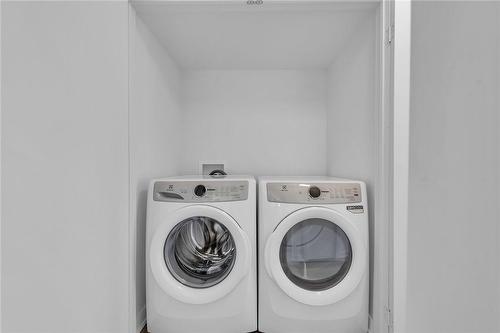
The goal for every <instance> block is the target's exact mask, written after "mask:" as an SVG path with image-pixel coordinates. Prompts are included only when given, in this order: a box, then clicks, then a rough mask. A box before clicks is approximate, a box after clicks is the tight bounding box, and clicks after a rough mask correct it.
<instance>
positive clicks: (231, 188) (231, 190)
mask: <svg viewBox="0 0 500 333" xmlns="http://www.w3.org/2000/svg"><path fill="white" fill-rule="evenodd" d="M247 198H248V182H247V181H233V180H225V181H210V180H200V181H182V182H180V181H171V182H170V181H158V182H156V183H155V184H154V188H153V200H154V201H166V202H223V201H241V200H246V199H247Z"/></svg>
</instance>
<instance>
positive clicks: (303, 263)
mask: <svg viewBox="0 0 500 333" xmlns="http://www.w3.org/2000/svg"><path fill="white" fill-rule="evenodd" d="M280 263H281V267H282V269H283V271H284V272H285V275H286V276H287V277H288V278H289V279H290V280H291V281H292V282H293V283H295V284H296V285H297V286H299V287H301V288H303V289H306V290H310V291H321V290H326V289H330V288H332V287H334V286H336V285H337V284H339V283H340V282H341V281H342V280H343V279H344V278H345V277H346V275H347V273H348V272H349V268H350V267H351V263H352V248H351V243H350V242H349V238H348V237H347V235H346V234H345V232H344V231H343V230H342V229H341V228H340V227H339V226H338V225H336V224H335V223H333V222H331V221H327V220H324V219H319V218H312V219H307V220H304V221H302V222H299V223H297V224H296V225H294V226H293V227H292V228H290V230H288V232H287V233H286V235H285V237H283V240H282V242H281V245H280Z"/></svg>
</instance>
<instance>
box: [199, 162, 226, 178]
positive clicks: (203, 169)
mask: <svg viewBox="0 0 500 333" xmlns="http://www.w3.org/2000/svg"><path fill="white" fill-rule="evenodd" d="M214 170H222V171H225V163H224V162H201V163H200V174H202V175H204V176H208V175H209V174H210V173H211V172H212V171H214Z"/></svg>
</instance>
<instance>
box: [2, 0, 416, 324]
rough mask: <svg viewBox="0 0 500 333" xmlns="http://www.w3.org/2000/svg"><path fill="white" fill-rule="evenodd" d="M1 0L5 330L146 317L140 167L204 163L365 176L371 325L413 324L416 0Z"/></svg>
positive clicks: (258, 172) (260, 171)
mask: <svg viewBox="0 0 500 333" xmlns="http://www.w3.org/2000/svg"><path fill="white" fill-rule="evenodd" d="M0 7H1V13H0V15H1V19H2V20H1V29H2V31H1V37H2V41H1V44H2V54H1V56H2V59H1V72H2V73H1V95H2V96H1V97H2V101H1V108H2V110H1V112H2V114H1V119H0V120H1V124H0V129H1V133H0V134H1V135H0V137H1V147H0V148H1V152H0V153H1V190H2V193H1V194H2V198H1V203H0V206H1V207H0V208H1V219H2V221H1V230H0V232H1V237H0V241H1V244H0V245H1V246H0V248H1V252H2V253H1V258H0V259H1V260H0V264H1V266H2V267H1V274H0V278H1V286H0V287H1V288H0V289H1V290H0V291H1V295H0V296H1V297H0V301H1V302H0V307H1V309H0V316H1V318H0V321H1V322H0V330H1V331H2V332H4V333H12V332H18V333H31V332H53V333H55V332H61V333H62V332H65V333H66V332H74V333H77V332H95V331H99V332H107V333H118V332H119V333H123V332H128V333H136V332H139V331H140V330H141V329H142V328H143V327H144V324H145V319H146V309H145V276H144V275H145V241H144V239H145V220H146V192H147V191H146V189H147V186H148V183H149V181H150V180H151V179H152V178H158V177H165V176H176V175H186V174H199V173H200V169H201V164H202V163H223V164H224V166H225V170H226V171H227V172H228V173H230V174H250V175H255V176H299V175H300V176H311V175H316V176H336V177H345V178H353V179H359V180H363V181H365V182H366V184H367V187H368V197H369V215H370V256H371V257H370V290H371V292H370V328H371V332H374V333H382V332H388V331H390V330H391V329H390V328H389V325H390V324H391V322H390V320H388V319H389V318H390V317H389V316H388V311H387V309H389V308H391V309H395V314H396V315H395V327H398V328H399V329H401V330H404V313H405V302H404V293H405V292H406V286H405V282H406V280H405V278H406V276H405V274H406V270H405V268H406V267H405V266H404V265H405V260H406V253H405V251H404V250H405V246H406V243H405V237H406V230H405V225H406V221H407V216H406V204H407V202H406V201H407V200H406V199H407V187H406V184H407V181H408V177H407V176H408V175H407V167H408V161H407V158H406V157H407V154H408V110H409V106H408V99H409V97H408V91H409V77H408V73H409V69H410V64H409V59H410V54H409V43H410V29H409V28H410V26H409V23H408V22H409V16H410V13H411V10H410V5H409V4H406V2H396V3H395V2H394V1H392V0H386V1H382V0H380V1H378V0H377V1H375V0H374V1H333V0H314V1H309V0H307V1H306V0H303V1H294V0H293V1H291V0H264V2H263V3H262V2H259V1H254V2H252V1H250V2H248V3H247V2H246V1H242V0H222V1H219V0H217V1H215V0H214V1H212V0H193V1H192V0H179V1H168V0H165V1H163V0H159V1H142V0H137V1H47V2H45V1H44V2H40V1H21V2H20V1H3V2H2V3H1V5H0ZM398 20H399V21H398ZM394 22H396V23H397V22H399V23H398V24H399V28H398V29H397V30H395V33H396V36H395V37H394V38H395V39H393V36H392V33H391V31H393V29H391V27H392V25H393V23H394ZM398 34H400V35H399V36H398ZM394 40H395V41H398V42H397V43H394ZM398 80H399V81H398ZM393 87H394V88H393ZM393 110H397V111H398V112H393ZM405 154H406V155H405ZM393 220H397V221H398V223H394V224H393V223H392V221H393ZM393 233H394V235H393ZM393 247H394V248H395V250H394V252H392V249H393ZM398 311H399V312H398ZM26 318H28V319H29V320H27V319H26ZM398 325H399V326H398ZM395 331H397V330H395Z"/></svg>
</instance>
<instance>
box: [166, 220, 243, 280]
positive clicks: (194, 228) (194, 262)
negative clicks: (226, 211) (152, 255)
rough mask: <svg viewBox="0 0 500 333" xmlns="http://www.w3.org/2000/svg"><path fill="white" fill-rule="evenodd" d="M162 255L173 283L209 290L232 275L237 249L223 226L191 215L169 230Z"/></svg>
mask: <svg viewBox="0 0 500 333" xmlns="http://www.w3.org/2000/svg"><path fill="white" fill-rule="evenodd" d="M163 255H164V259H165V263H166V265H167V267H168V270H169V271H170V273H171V274H172V275H173V276H174V277H175V279H176V280H178V281H179V282H181V283H182V284H184V285H186V286H188V287H192V288H209V287H212V286H214V285H216V284H218V283H220V282H221V281H223V280H224V279H225V278H226V277H227V276H228V275H229V273H230V272H231V270H232V268H233V266H234V263H235V261H236V246H235V242H234V239H233V236H232V235H231V233H230V232H229V230H228V229H227V228H226V227H225V226H224V224H222V223H221V222H219V221H217V220H215V219H213V218H210V217H207V216H193V217H190V218H187V219H185V220H183V221H181V222H179V223H178V224H177V225H176V226H175V227H174V228H173V229H172V231H171V232H170V233H169V235H168V236H167V239H166V241H165V246H164V253H163Z"/></svg>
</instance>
